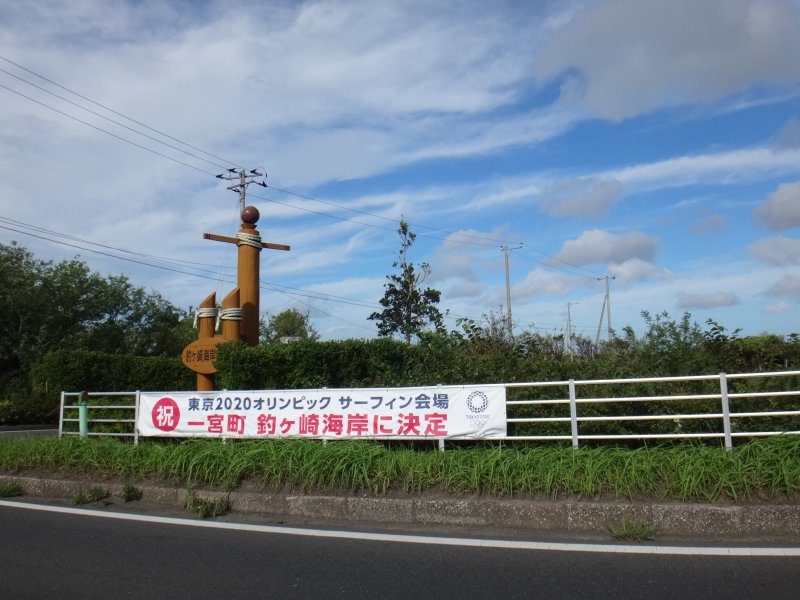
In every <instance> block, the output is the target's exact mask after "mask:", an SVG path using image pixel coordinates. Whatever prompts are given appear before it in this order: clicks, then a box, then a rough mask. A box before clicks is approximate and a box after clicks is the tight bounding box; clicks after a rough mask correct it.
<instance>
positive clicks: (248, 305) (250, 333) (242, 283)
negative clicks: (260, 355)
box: [236, 209, 261, 346]
mask: <svg viewBox="0 0 800 600" xmlns="http://www.w3.org/2000/svg"><path fill="white" fill-rule="evenodd" d="M245 210H246V209H245ZM244 212H245V211H242V220H244V218H245V215H244ZM256 214H258V213H256ZM257 218H258V217H256V219H257ZM242 234H244V235H242ZM249 236H252V237H249ZM236 237H237V238H239V240H240V241H239V252H238V255H239V261H238V268H237V281H236V283H237V284H238V286H239V301H240V306H241V307H242V322H241V323H240V325H239V336H240V337H241V339H242V341H243V342H244V343H245V344H247V345H248V346H258V316H259V315H258V313H259V284H258V273H259V267H260V255H261V238H260V237H259V236H258V231H257V230H256V225H255V221H254V222H252V223H247V222H244V223H242V227H241V229H239V234H238V235H237V236H236ZM247 239H253V240H255V239H258V241H257V242H256V244H249V243H246V242H245V241H244V240H247Z"/></svg>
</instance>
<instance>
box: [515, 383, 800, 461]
mask: <svg viewBox="0 0 800 600" xmlns="http://www.w3.org/2000/svg"><path fill="white" fill-rule="evenodd" d="M799 376H800V371H778V372H770V373H735V374H726V373H720V374H719V375H692V376H685V377H644V378H637V379H593V380H569V381H544V382H535V383H508V384H506V389H514V388H524V389H537V388H550V389H553V388H555V389H556V390H560V391H562V392H566V394H565V395H562V396H558V397H555V398H547V399H528V400H525V399H514V400H508V401H507V402H506V405H507V409H508V408H510V407H514V406H519V407H530V408H533V409H542V408H544V407H558V406H560V407H562V408H563V409H564V411H565V413H566V410H567V409H568V414H563V415H555V416H554V415H546V416H538V415H535V416H514V412H516V411H512V410H509V411H508V412H509V417H508V423H509V424H511V423H518V424H528V425H539V426H541V425H544V424H551V423H561V424H567V423H569V433H568V434H558V433H543V434H528V433H520V434H516V435H510V436H509V437H508V439H509V440H537V441H548V440H549V441H555V440H569V441H571V442H572V445H573V446H574V447H578V446H579V444H580V442H581V441H591V440H646V439H692V438H694V439H698V438H724V441H725V446H726V447H728V448H730V447H732V445H733V438H738V437H747V438H752V437H764V436H770V435H778V434H782V433H789V434H800V386H798V377H799ZM747 380H751V381H756V382H757V385H755V386H752V387H753V388H758V389H752V390H747V391H735V389H732V384H733V383H736V382H739V381H747ZM692 382H705V383H706V384H709V383H710V384H713V385H714V386H715V387H716V389H715V391H713V392H711V391H703V392H700V393H678V394H656V395H639V394H635V393H632V394H620V395H602V394H596V393H593V394H587V395H581V394H580V393H579V391H580V390H581V389H586V388H588V387H589V386H595V388H603V387H605V386H612V385H613V386H617V387H616V388H615V389H619V387H622V388H626V387H627V389H628V390H634V391H635V390H636V388H637V387H641V386H643V385H645V384H661V386H660V387H661V388H662V389H663V388H665V387H669V386H670V385H674V384H681V383H692ZM781 382H784V385H781ZM785 382H788V383H789V384H790V386H789V388H790V389H786V387H787V386H786V385H785ZM792 384H793V385H792ZM742 387H746V386H742ZM592 391H593V392H594V391H596V389H593V390H592ZM745 399H748V400H751V401H752V402H750V403H749V404H756V406H750V407H748V409H739V408H738V406H737V404H739V403H740V401H742V400H745ZM778 399H780V400H778ZM787 399H788V400H787ZM612 403H613V404H614V405H615V406H616V407H621V406H625V405H626V404H628V403H645V404H650V405H651V406H652V405H653V404H655V403H658V407H659V408H662V409H663V408H666V407H667V406H668V405H674V406H675V407H676V408H678V409H681V410H683V411H685V410H686V409H687V408H693V409H695V410H693V411H691V412H663V411H662V412H656V411H652V410H645V411H639V413H640V414H635V415H630V414H626V415H619V414H618V415H609V414H591V415H590V414H587V412H589V411H588V410H587V408H589V407H597V406H601V405H610V404H612ZM772 404H781V405H785V406H782V407H781V409H780V410H774V409H771V408H772V407H771V405H772ZM787 407H788V408H787ZM534 412H535V410H534ZM594 412H597V411H594ZM775 418H780V419H781V421H782V423H783V424H784V427H779V428H776V427H774V426H773V427H772V428H767V427H758V425H759V424H761V423H764V421H765V420H766V419H775ZM745 420H750V421H751V423H750V426H748V427H740V426H738V425H739V424H740V423H742V422H744V421H745ZM691 421H697V422H700V421H702V423H703V425H704V426H705V430H699V429H700V428H691V427H689V428H688V429H690V430H689V431H686V429H687V427H686V423H687V422H691ZM643 422H661V423H667V424H668V427H666V428H665V429H670V431H661V432H653V431H635V432H625V433H622V432H617V433H612V432H603V433H585V432H582V431H581V427H582V426H584V425H588V424H595V423H614V424H616V426H617V427H620V426H622V425H623V424H628V423H643ZM713 423H716V427H713V425H711V426H709V425H710V424H713ZM753 424H755V425H756V427H755V428H753V427H752V425H753ZM786 424H789V426H788V427H786V426H785V425H786ZM712 427H713V429H714V430H712V431H709V430H708V429H711V428H712ZM584 429H585V428H584ZM692 429H694V430H692Z"/></svg>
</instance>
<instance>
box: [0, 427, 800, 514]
mask: <svg viewBox="0 0 800 600" xmlns="http://www.w3.org/2000/svg"><path fill="white" fill-rule="evenodd" d="M22 471H44V472H58V473H62V474H81V475H84V474H89V475H98V476H101V477H115V478H119V479H122V480H125V481H136V480H143V479H147V478H154V479H160V480H164V481H169V482H172V483H177V484H185V483H186V482H192V483H193V484H195V485H210V486H218V487H223V488H225V489H228V490H232V489H235V488H236V487H237V486H239V485H240V484H241V482H242V481H245V480H247V481H250V482H253V483H255V484H257V485H263V486H268V487H272V488H276V489H280V488H284V487H287V488H291V489H293V490H297V491H312V490H313V491H322V492H345V493H354V492H367V493H373V494H385V493H387V492H389V491H400V492H413V493H415V492H422V491H425V490H429V489H436V490H439V491H445V492H449V493H453V494H466V493H474V494H490V495H495V496H517V495H533V496H539V497H549V498H556V497H563V496H569V497H575V496H578V497H586V498H595V497H598V496H600V495H611V496H615V497H621V498H637V497H649V498H657V499H674V500H699V501H710V502H714V501H719V500H722V499H726V500H732V501H742V500H746V499H774V498H785V497H793V498H797V497H798V496H800V436H776V437H774V438H768V439H760V440H755V441H752V442H749V443H746V444H742V445H740V446H737V447H735V448H734V449H733V450H732V451H726V450H725V449H724V448H722V447H717V446H701V445H691V444H686V445H676V446H663V447H655V448H637V449H625V448H613V447H604V448H580V449H577V450H575V449H572V448H570V447H559V446H510V445H505V446H498V445H495V446H483V447H460V448H454V449H452V450H451V449H448V450H447V451H446V452H438V451H436V450H422V449H419V448H418V449H413V448H409V447H399V448H397V447H394V446H393V447H391V448H390V447H387V446H386V445H383V444H380V443H376V442H361V441H358V442H346V441H342V442H335V443H328V444H322V443H320V442H318V441H313V440H265V441H261V440H259V441H238V442H229V443H226V444H223V443H220V442H219V441H218V440H188V441H184V442H167V443H160V442H142V443H141V444H139V445H138V446H134V445H131V444H129V443H125V442H120V441H115V440H112V439H98V440H94V439H92V440H81V439H79V438H72V437H70V438H63V439H58V438H29V439H14V438H10V439H7V440H0V473H7V474H14V473H18V472H22Z"/></svg>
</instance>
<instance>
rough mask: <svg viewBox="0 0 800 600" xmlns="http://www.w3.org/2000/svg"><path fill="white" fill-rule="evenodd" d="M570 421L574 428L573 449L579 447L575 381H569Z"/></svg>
mask: <svg viewBox="0 0 800 600" xmlns="http://www.w3.org/2000/svg"><path fill="white" fill-rule="evenodd" d="M569 421H570V425H571V426H572V447H573V448H577V447H578V403H577V402H576V401H575V380H574V379H570V380H569Z"/></svg>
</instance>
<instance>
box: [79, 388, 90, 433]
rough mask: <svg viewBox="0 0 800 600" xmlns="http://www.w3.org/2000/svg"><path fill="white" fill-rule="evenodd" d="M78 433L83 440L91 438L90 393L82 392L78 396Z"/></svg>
mask: <svg viewBox="0 0 800 600" xmlns="http://www.w3.org/2000/svg"><path fill="white" fill-rule="evenodd" d="M78 398H79V400H80V402H78V431H79V432H80V434H81V437H82V438H88V437H89V393H88V392H81V393H80V394H79V395H78Z"/></svg>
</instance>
